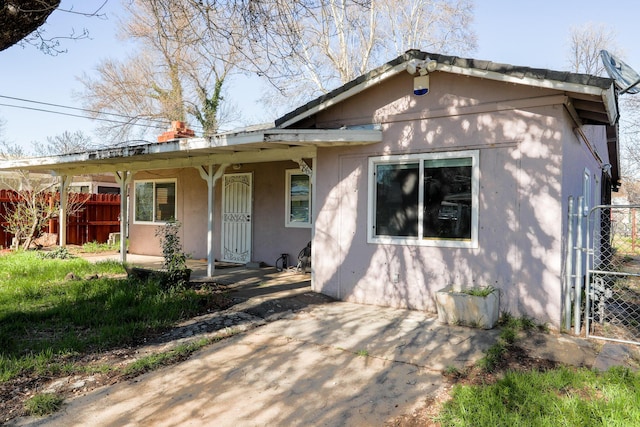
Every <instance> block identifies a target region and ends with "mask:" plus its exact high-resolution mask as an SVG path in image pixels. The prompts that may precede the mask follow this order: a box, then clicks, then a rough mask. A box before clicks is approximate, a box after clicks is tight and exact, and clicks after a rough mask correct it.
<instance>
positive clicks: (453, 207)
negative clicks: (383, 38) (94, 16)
mask: <svg viewBox="0 0 640 427" xmlns="http://www.w3.org/2000/svg"><path fill="white" fill-rule="evenodd" d="M618 115H619V113H618V106H617V93H616V90H615V87H614V82H613V80H611V79H608V78H601V77H595V76H590V75H582V74H573V73H568V72H557V71H551V70H546V69H534V68H529V67H521V66H512V65H507V64H498V63H494V62H490V61H481V60H475V59H463V58H458V57H453V56H446V55H439V54H433V53H428V52H423V51H417V50H411V51H408V52H406V53H405V54H403V55H401V56H399V57H397V58H395V59H393V60H392V61H390V62H388V63H386V64H384V65H383V66H381V67H379V68H377V69H375V70H373V71H371V72H369V73H367V74H365V75H363V76H360V77H358V78H357V79H355V80H353V81H351V82H349V83H347V84H345V85H344V86H342V87H340V88H338V89H336V90H334V91H333V92H331V93H328V94H326V95H324V96H321V97H319V98H317V99H315V100H313V101H311V102H309V103H307V104H305V105H303V106H301V107H299V108H297V109H296V110H294V111H292V112H290V113H288V114H286V115H284V116H283V117H281V118H279V119H277V120H276V121H275V124H274V125H273V126H269V127H262V128H255V129H249V130H245V131H241V132H231V133H223V134H218V135H215V136H213V137H211V138H192V137H187V138H181V139H171V140H169V141H166V142H158V143H155V142H154V143H145V144H141V145H135V146H128V147H119V148H110V149H103V150H96V151H89V152H86V153H81V154H75V155H63V156H59V157H48V158H37V159H24V160H20V161H10V162H1V163H0V169H20V168H24V169H29V170H32V171H40V172H42V171H48V172H50V173H53V174H56V175H59V176H61V177H62V179H61V182H64V181H65V180H66V179H68V177H70V176H73V175H76V174H84V173H105V172H112V173H114V174H115V177H116V181H117V182H118V183H119V184H120V185H121V194H123V195H124V194H129V196H130V206H128V205H127V197H122V203H123V206H122V215H121V217H122V218H128V227H129V228H128V230H125V227H126V226H127V221H125V222H123V226H122V227H123V232H124V231H128V235H129V242H130V246H129V252H131V253H138V254H160V247H159V244H158V241H157V239H156V238H155V237H154V232H155V230H156V227H157V226H158V225H159V224H162V223H163V222H164V221H166V220H168V219H170V218H177V219H178V220H179V221H181V222H182V224H183V228H182V239H183V242H184V246H185V251H186V252H188V253H190V254H191V255H192V256H193V257H196V258H207V259H208V261H209V274H212V272H213V269H214V268H215V264H214V260H222V261H229V262H238V263H247V262H265V263H267V264H270V265H274V263H275V261H276V260H277V259H278V258H279V257H280V256H281V254H289V256H290V264H291V263H295V260H292V261H291V258H293V257H295V256H296V255H297V254H298V252H299V251H300V249H302V248H304V247H305V246H306V244H307V243H308V242H309V241H311V242H312V273H311V283H312V289H313V290H314V291H316V292H321V293H324V294H327V295H330V296H333V297H335V298H338V299H341V300H346V301H353V302H358V303H365V304H375V305H383V306H394V307H406V308H411V309H416V310H426V311H430V312H435V309H436V306H435V299H434V297H435V293H436V291H438V290H439V289H441V288H444V287H446V286H449V285H454V286H460V287H467V286H472V285H491V286H494V287H496V288H499V289H500V291H501V303H500V310H501V311H506V312H510V313H512V314H513V315H516V316H521V315H527V316H531V317H533V318H534V319H536V320H538V321H540V322H548V323H549V325H551V326H553V327H557V328H559V327H560V325H561V319H562V311H563V306H562V305H563V294H562V293H563V286H564V285H565V284H564V283H563V279H564V268H565V265H564V263H565V261H564V259H565V251H566V250H567V247H566V246H567V244H566V238H565V235H566V231H567V225H568V219H567V207H568V200H569V197H578V196H583V197H584V200H585V204H586V205H587V206H585V208H586V207H590V206H593V205H596V204H599V203H607V202H609V200H610V194H611V190H612V189H613V190H615V189H616V188H617V185H618V181H619V160H618V131H617V123H618ZM123 255H124V254H123Z"/></svg>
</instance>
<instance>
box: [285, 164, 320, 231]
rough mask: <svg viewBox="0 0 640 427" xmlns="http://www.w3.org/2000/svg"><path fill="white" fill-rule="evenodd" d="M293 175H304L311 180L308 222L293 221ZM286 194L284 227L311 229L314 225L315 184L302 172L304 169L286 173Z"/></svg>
mask: <svg viewBox="0 0 640 427" xmlns="http://www.w3.org/2000/svg"><path fill="white" fill-rule="evenodd" d="M293 175H304V176H306V177H308V178H309V213H308V215H309V220H308V221H306V222H299V221H291V177H292V176H293ZM285 180H286V181H285V185H284V186H285V193H284V205H285V206H284V226H285V227H288V228H311V225H312V224H313V205H312V203H311V201H312V200H313V183H312V177H311V176H309V175H308V174H306V173H305V172H303V171H302V169H287V170H286V171H285Z"/></svg>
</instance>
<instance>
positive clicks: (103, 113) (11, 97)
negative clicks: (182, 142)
mask: <svg viewBox="0 0 640 427" xmlns="http://www.w3.org/2000/svg"><path fill="white" fill-rule="evenodd" d="M0 98H4V99H10V100H12V101H18V102H28V103H32V104H37V105H46V106H48V107H56V108H64V109H68V110H75V111H81V112H83V113H91V114H102V115H108V116H115V117H122V118H124V119H128V120H140V119H138V118H136V117H131V116H127V115H125V114H119V113H107V112H104V111H98V110H90V109H86V108H79V107H70V106H68V105H61V104H53V103H50V102H43V101H34V100H31V99H25V98H18V97H14V96H7V95H0ZM0 105H2V106H5V107H13V108H22V109H25V110H33V111H41V112H45V113H52V114H60V115H63V116H70V117H79V118H85V119H90V120H100V121H103V122H109V123H117V124H129V125H135V126H144V127H149V128H157V129H164V128H165V127H166V126H167V121H163V120H158V119H151V118H143V119H141V120H146V121H149V122H155V123H157V124H158V125H156V126H154V125H143V124H139V123H135V124H132V123H130V122H128V121H126V122H124V121H118V120H113V119H103V118H94V117H87V116H81V115H78V114H70V113H63V112H60V111H54V110H45V109H40V108H33V107H25V106H20V105H12V104H0ZM160 125H161V126H160ZM192 127H195V128H202V126H198V125H196V126H192Z"/></svg>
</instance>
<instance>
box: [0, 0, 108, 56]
mask: <svg viewBox="0 0 640 427" xmlns="http://www.w3.org/2000/svg"><path fill="white" fill-rule="evenodd" d="M79 3H80V2H79ZM106 3H107V0H105V1H104V2H103V3H102V4H101V5H100V6H99V7H98V8H96V9H95V10H90V11H81V10H75V9H74V8H73V6H72V7H70V8H61V7H60V0H20V1H18V0H5V1H2V2H0V51H2V50H5V49H7V48H9V47H11V46H13V45H15V44H18V45H23V46H24V45H31V46H35V47H36V48H38V49H40V50H41V51H42V52H44V53H46V54H48V55H57V54H59V53H62V52H65V50H64V49H62V48H61V46H60V41H61V40H64V39H68V40H80V39H87V38H89V31H88V30H87V29H86V28H83V29H82V30H81V31H78V32H76V31H75V30H74V29H73V28H72V29H71V30H70V33H69V34H68V35H66V36H60V35H56V36H49V35H48V34H47V32H46V29H45V25H44V24H45V22H46V21H47V19H48V18H49V17H50V15H51V14H52V13H54V12H58V13H67V14H70V15H74V16H81V17H104V15H102V14H100V10H101V9H102V8H103V7H104V6H105V4H106Z"/></svg>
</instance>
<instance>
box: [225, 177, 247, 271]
mask: <svg viewBox="0 0 640 427" xmlns="http://www.w3.org/2000/svg"><path fill="white" fill-rule="evenodd" d="M251 199H252V197H251V173H236V174H228V175H224V178H223V186H222V233H221V234H222V235H221V237H222V260H223V261H227V262H237V263H243V264H245V263H247V262H249V261H251Z"/></svg>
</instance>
